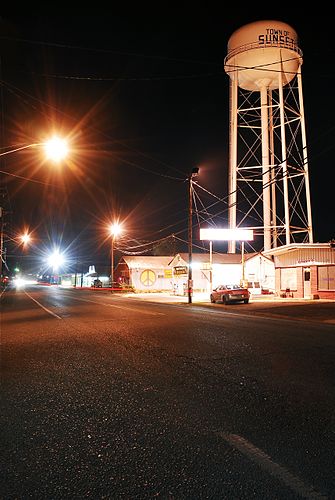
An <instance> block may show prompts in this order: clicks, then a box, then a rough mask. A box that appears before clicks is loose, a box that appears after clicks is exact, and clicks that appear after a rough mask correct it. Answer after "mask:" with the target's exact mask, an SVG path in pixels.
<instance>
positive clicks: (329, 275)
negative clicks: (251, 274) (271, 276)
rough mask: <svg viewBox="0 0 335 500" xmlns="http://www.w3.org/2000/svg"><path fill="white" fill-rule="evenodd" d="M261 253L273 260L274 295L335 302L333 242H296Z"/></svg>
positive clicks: (334, 249)
mask: <svg viewBox="0 0 335 500" xmlns="http://www.w3.org/2000/svg"><path fill="white" fill-rule="evenodd" d="M264 253H265V254H266V255H271V256H272V257H273V258H274V266H275V293H276V295H277V296H281V297H284V296H289V297H294V298H304V299H332V300H335V248H334V244H333V243H298V244H296V243H295V244H291V245H283V246H281V247H278V248H274V249H272V250H268V251H267V252H264Z"/></svg>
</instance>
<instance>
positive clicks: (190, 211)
mask: <svg viewBox="0 0 335 500" xmlns="http://www.w3.org/2000/svg"><path fill="white" fill-rule="evenodd" d="M198 174H199V168H197V167H195V168H192V171H191V173H190V175H189V176H188V178H187V180H188V283H187V293H188V303H189V304H191V303H192V294H193V279H192V246H193V241H192V238H193V236H192V215H193V185H192V184H193V181H192V179H194V177H197V176H198Z"/></svg>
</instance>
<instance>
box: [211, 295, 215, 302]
mask: <svg viewBox="0 0 335 500" xmlns="http://www.w3.org/2000/svg"><path fill="white" fill-rule="evenodd" d="M210 298H211V303H212V304H215V299H214V297H213V295H211V297H210Z"/></svg>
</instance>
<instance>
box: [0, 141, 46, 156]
mask: <svg viewBox="0 0 335 500" xmlns="http://www.w3.org/2000/svg"><path fill="white" fill-rule="evenodd" d="M42 145H43V142H35V143H33V144H26V145H25V146H20V147H19V148H15V149H10V150H9V151H3V152H2V153H0V156H5V155H10V154H11V153H16V152H17V151H22V150H23V149H28V148H35V147H36V146H42Z"/></svg>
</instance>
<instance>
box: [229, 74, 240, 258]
mask: <svg viewBox="0 0 335 500" xmlns="http://www.w3.org/2000/svg"><path fill="white" fill-rule="evenodd" d="M229 93H230V123H229V173H228V227H229V229H235V228H236V208H237V121H238V113H237V104H238V102H237V100H238V85H237V77H236V78H234V79H233V80H230V86H229ZM228 253H236V241H228Z"/></svg>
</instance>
